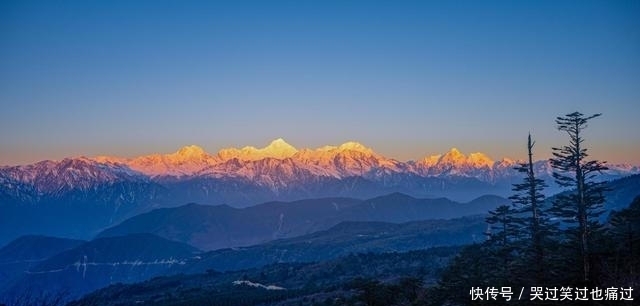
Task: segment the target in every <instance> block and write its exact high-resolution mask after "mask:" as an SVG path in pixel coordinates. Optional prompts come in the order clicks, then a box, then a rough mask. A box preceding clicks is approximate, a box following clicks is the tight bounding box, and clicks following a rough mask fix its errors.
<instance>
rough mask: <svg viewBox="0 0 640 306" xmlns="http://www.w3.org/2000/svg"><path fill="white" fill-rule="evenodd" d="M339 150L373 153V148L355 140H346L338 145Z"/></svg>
mask: <svg viewBox="0 0 640 306" xmlns="http://www.w3.org/2000/svg"><path fill="white" fill-rule="evenodd" d="M338 150H339V151H356V152H361V153H366V154H373V150H371V149H370V148H367V147H365V146H364V145H362V144H361V143H359V142H355V141H348V142H345V143H343V144H341V145H340V146H339V147H338Z"/></svg>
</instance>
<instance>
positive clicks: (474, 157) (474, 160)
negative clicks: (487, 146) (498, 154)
mask: <svg viewBox="0 0 640 306" xmlns="http://www.w3.org/2000/svg"><path fill="white" fill-rule="evenodd" d="M467 163H468V164H470V165H472V166H474V167H476V168H482V167H488V168H491V167H493V164H494V161H493V160H491V159H490V158H489V157H488V156H486V155H484V154H483V153H480V152H476V153H471V154H469V157H468V158H467Z"/></svg>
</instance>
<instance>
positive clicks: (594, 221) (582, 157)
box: [550, 112, 607, 283]
mask: <svg viewBox="0 0 640 306" xmlns="http://www.w3.org/2000/svg"><path fill="white" fill-rule="evenodd" d="M600 115H601V114H595V115H592V116H588V117H587V116H585V115H583V114H581V113H579V112H574V113H571V114H567V115H565V116H564V117H557V118H556V124H557V128H558V130H560V131H563V132H566V133H567V135H568V136H569V145H566V146H563V147H561V148H553V158H551V160H550V161H551V166H552V167H553V169H554V172H553V177H554V179H555V181H556V183H557V184H558V185H560V186H561V187H565V188H570V189H571V190H570V191H568V192H567V193H563V194H561V195H559V196H557V197H556V199H555V201H554V202H553V207H552V212H553V214H554V215H555V216H557V217H558V218H560V219H561V220H562V222H563V223H564V224H563V226H564V227H566V231H565V232H566V234H567V242H568V243H569V244H570V245H571V246H572V247H574V246H575V247H577V249H578V254H576V255H578V257H577V261H578V262H579V263H577V264H578V265H582V268H581V269H580V270H581V271H580V274H581V275H580V278H581V279H582V281H584V282H585V283H588V282H589V275H590V262H589V257H590V254H591V253H592V252H593V250H592V249H591V248H592V247H593V243H592V239H593V238H594V235H595V234H596V233H597V232H598V231H599V229H601V227H602V225H601V224H600V223H599V222H598V216H600V214H602V212H603V210H602V204H603V203H604V195H603V193H604V191H605V190H606V187H605V186H604V183H601V182H596V181H595V180H594V178H595V176H596V175H597V174H598V173H599V172H600V171H602V170H606V169H607V167H606V166H605V165H604V164H605V162H601V161H598V160H590V161H588V160H587V157H588V156H589V155H588V154H587V149H586V148H585V147H584V146H583V142H584V138H583V136H582V131H583V130H584V129H585V128H586V127H587V122H588V121H589V120H591V119H593V118H596V117H599V116H600Z"/></svg>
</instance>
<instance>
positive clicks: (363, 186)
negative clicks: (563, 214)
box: [0, 139, 640, 242]
mask: <svg viewBox="0 0 640 306" xmlns="http://www.w3.org/2000/svg"><path fill="white" fill-rule="evenodd" d="M515 165H516V162H515V161H512V160H509V159H502V160H499V161H494V160H492V159H491V158H489V157H488V156H486V155H485V154H482V153H471V154H469V155H465V154H463V153H462V152H460V151H459V150H457V149H451V150H450V151H449V152H446V153H444V154H440V155H434V156H429V157H425V158H423V159H421V160H418V161H409V162H402V161H398V160H395V159H392V158H388V157H385V156H383V155H381V154H378V153H376V152H375V151H374V150H372V149H371V148H368V147H366V146H364V145H362V144H360V143H357V142H347V143H344V144H341V145H337V146H324V147H320V148H317V149H306V148H302V149H297V148H295V147H293V146H291V145H289V144H287V143H286V142H285V141H284V140H282V139H277V140H274V141H273V142H271V143H270V144H269V145H267V146H266V147H264V148H259V149H258V148H255V147H244V148H241V149H236V148H230V149H223V150H220V151H219V152H218V153H216V154H209V153H207V152H205V151H204V150H203V149H202V148H200V147H198V146H194V145H191V146H186V147H184V148H181V149H179V150H178V151H176V152H174V153H169V154H153V155H148V156H140V157H135V158H121V157H110V156H99V157H93V158H86V157H78V158H66V159H63V160H61V161H42V162H38V163H35V164H31V165H23V166H11V167H0V242H2V241H3V240H6V239H10V238H15V237H16V236H17V235H19V234H24V233H31V234H38V233H42V234H49V235H52V234H55V235H60V236H72V237H78V238H89V237H90V236H91V235H92V234H94V233H96V232H97V231H99V230H100V229H102V228H104V227H106V226H110V225H113V224H115V223H117V222H119V221H122V220H123V219H124V218H126V217H130V216H132V215H135V214H138V213H141V212H145V211H148V210H150V209H153V208H157V207H170V206H177V205H182V204H185V203H189V202H196V203H202V204H228V205H230V206H235V207H246V206H250V205H255V204H259V203H264V202H267V201H274V200H283V201H293V200H300V199H309V198H322V197H350V198H361V199H362V198H372V197H376V196H380V195H385V194H389V193H392V192H402V193H405V194H409V195H412V196H415V197H421V198H436V197H447V198H449V199H452V200H455V201H463V202H464V201H470V200H472V199H475V198H477V197H479V196H481V195H485V194H495V195H499V196H503V197H506V196H508V195H509V194H510V193H511V184H512V183H514V182H519V181H520V180H521V179H522V176H521V174H520V173H518V172H517V171H515V170H514V169H513V167H514V166H515ZM610 168H611V170H609V171H607V172H606V173H604V174H603V175H602V179H613V178H619V177H622V176H626V175H629V174H633V173H638V172H640V171H639V169H638V167H634V166H625V165H623V166H610ZM535 169H536V171H537V173H538V176H539V177H540V178H544V179H547V180H548V181H549V182H551V173H552V171H551V167H550V165H549V163H548V162H547V161H539V162H537V163H536V164H535ZM546 191H547V193H548V194H553V193H556V192H557V191H558V189H557V188H556V189H553V187H550V188H547V190H546ZM69 220H74V221H73V222H69Z"/></svg>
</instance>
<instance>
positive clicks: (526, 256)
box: [509, 134, 552, 284]
mask: <svg viewBox="0 0 640 306" xmlns="http://www.w3.org/2000/svg"><path fill="white" fill-rule="evenodd" d="M534 145H535V142H534V141H532V140H531V134H529V137H528V141H527V151H528V161H527V162H525V163H521V164H520V165H519V166H518V167H516V168H515V169H516V170H518V172H520V173H523V174H525V177H524V179H523V182H522V183H519V184H513V189H512V190H513V192H514V195H512V196H511V197H509V199H510V200H511V201H512V202H513V205H514V207H515V208H516V212H517V217H516V218H515V220H514V222H515V223H516V224H518V225H519V226H520V227H521V231H522V234H523V237H522V238H523V239H522V253H523V256H522V257H521V263H522V271H521V272H522V276H523V278H527V279H528V280H530V281H529V283H530V284H542V283H543V282H545V280H546V277H545V274H546V273H545V271H546V269H548V265H547V262H548V260H547V259H548V257H549V256H548V254H547V252H546V250H547V249H548V247H549V244H550V241H549V235H550V234H551V230H552V228H551V225H550V224H549V222H548V216H547V212H546V208H545V207H544V204H545V202H544V199H545V197H544V194H543V193H542V192H543V190H544V188H545V187H547V185H546V183H545V182H544V180H542V179H539V178H536V176H535V172H534V171H533V146H534Z"/></svg>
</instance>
